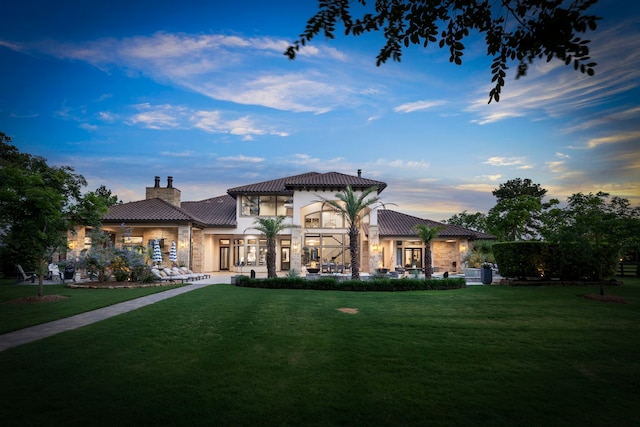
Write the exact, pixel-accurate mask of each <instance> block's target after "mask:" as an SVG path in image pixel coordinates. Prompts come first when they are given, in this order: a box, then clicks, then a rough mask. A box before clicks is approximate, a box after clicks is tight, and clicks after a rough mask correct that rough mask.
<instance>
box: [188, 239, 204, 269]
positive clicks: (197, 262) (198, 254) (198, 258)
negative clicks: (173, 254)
mask: <svg viewBox="0 0 640 427" xmlns="http://www.w3.org/2000/svg"><path fill="white" fill-rule="evenodd" d="M191 269H192V270H193V271H194V272H195V273H203V272H204V233H203V232H202V230H197V229H193V230H191Z"/></svg>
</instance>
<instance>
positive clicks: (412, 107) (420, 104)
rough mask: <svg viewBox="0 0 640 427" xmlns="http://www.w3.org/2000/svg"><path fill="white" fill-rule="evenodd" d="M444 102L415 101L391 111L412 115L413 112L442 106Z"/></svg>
mask: <svg viewBox="0 0 640 427" xmlns="http://www.w3.org/2000/svg"><path fill="white" fill-rule="evenodd" d="M444 103H445V102H444V101H416V102H408V103H406V104H402V105H398V106H397V107H395V108H394V109H393V111H395V112H396V113H413V112H415V111H421V110H427V109H429V108H433V107H437V106H439V105H442V104H444Z"/></svg>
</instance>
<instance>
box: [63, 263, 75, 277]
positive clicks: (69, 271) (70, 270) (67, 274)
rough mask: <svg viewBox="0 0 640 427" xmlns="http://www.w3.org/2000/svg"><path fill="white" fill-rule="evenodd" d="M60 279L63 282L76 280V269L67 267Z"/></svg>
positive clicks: (71, 266) (70, 266)
mask: <svg viewBox="0 0 640 427" xmlns="http://www.w3.org/2000/svg"><path fill="white" fill-rule="evenodd" d="M62 278H63V279H64V280H71V279H73V280H75V278H76V267H75V266H73V265H67V266H66V267H65V268H64V271H63V272H62Z"/></svg>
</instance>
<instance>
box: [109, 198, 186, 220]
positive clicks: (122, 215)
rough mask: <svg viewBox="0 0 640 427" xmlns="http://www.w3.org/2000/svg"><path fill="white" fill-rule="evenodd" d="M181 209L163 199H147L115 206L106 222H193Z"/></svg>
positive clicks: (112, 207)
mask: <svg viewBox="0 0 640 427" xmlns="http://www.w3.org/2000/svg"><path fill="white" fill-rule="evenodd" d="M193 220H194V218H192V217H191V215H189V214H188V213H186V212H185V211H184V210H182V209H181V208H178V207H176V206H173V205H172V204H171V203H168V202H165V201H164V200H161V199H147V200H140V201H137V202H130V203H123V204H119V205H113V206H111V207H110V208H109V212H108V213H107V214H106V215H105V217H104V221H105V222H115V221H122V222H143V221H193Z"/></svg>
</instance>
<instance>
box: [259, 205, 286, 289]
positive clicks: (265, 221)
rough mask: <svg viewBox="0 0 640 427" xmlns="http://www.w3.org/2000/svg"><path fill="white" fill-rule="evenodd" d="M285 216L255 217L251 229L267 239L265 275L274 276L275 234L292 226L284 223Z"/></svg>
mask: <svg viewBox="0 0 640 427" xmlns="http://www.w3.org/2000/svg"><path fill="white" fill-rule="evenodd" d="M285 219H286V217H284V216H277V217H275V218H256V220H255V221H254V224H255V226H254V227H253V229H255V230H257V231H259V232H260V233H262V234H263V235H264V237H266V239H267V277H270V278H271V277H276V276H277V275H276V236H277V234H278V233H279V232H281V231H282V230H285V229H287V228H294V227H295V226H294V225H292V224H284V220H285Z"/></svg>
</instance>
